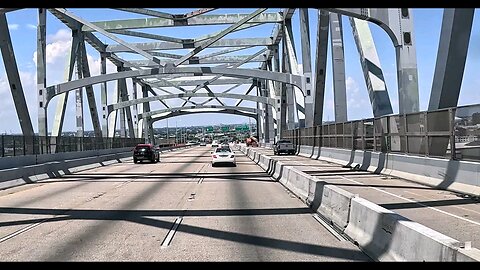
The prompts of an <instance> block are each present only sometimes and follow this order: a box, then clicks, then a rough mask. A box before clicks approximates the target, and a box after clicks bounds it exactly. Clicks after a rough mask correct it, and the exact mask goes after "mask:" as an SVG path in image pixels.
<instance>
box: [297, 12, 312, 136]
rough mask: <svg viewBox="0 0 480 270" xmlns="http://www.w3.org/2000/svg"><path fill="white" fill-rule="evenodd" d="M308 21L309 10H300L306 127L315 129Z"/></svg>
mask: <svg viewBox="0 0 480 270" xmlns="http://www.w3.org/2000/svg"><path fill="white" fill-rule="evenodd" d="M308 22H309V20H308V8H301V9H300V33H301V40H302V65H303V75H304V76H305V78H306V84H305V87H306V88H305V89H303V92H304V94H305V127H313V125H314V124H313V122H314V121H313V116H314V112H313V102H314V95H313V93H312V57H311V53H310V28H309V23H308Z"/></svg>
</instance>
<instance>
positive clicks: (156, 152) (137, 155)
mask: <svg viewBox="0 0 480 270" xmlns="http://www.w3.org/2000/svg"><path fill="white" fill-rule="evenodd" d="M139 160H150V161H151V162H152V163H154V162H158V161H160V149H159V148H158V147H155V146H153V145H152V144H137V146H136V147H135V149H133V163H137V162H138V161H139Z"/></svg>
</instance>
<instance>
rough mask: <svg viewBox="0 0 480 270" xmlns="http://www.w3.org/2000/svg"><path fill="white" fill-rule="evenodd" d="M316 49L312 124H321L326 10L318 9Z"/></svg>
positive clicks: (328, 18)
mask: <svg viewBox="0 0 480 270" xmlns="http://www.w3.org/2000/svg"><path fill="white" fill-rule="evenodd" d="M317 16H318V18H317V20H318V28H317V40H316V44H317V50H316V53H315V98H314V104H315V105H314V109H313V125H315V126H321V125H322V120H323V104H324V100H325V76H326V74H327V48H328V30H329V28H330V23H329V22H330V15H329V12H328V11H325V10H318V15H317Z"/></svg>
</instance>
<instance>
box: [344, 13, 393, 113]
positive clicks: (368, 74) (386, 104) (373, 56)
mask: <svg viewBox="0 0 480 270" xmlns="http://www.w3.org/2000/svg"><path fill="white" fill-rule="evenodd" d="M350 24H351V26H352V31H353V37H354V39H355V43H356V45H357V50H358V53H359V54H360V63H361V65H362V70H363V76H364V78H365V83H366V86H367V90H368V96H369V97H370V103H371V105H372V110H373V116H374V117H380V116H383V115H386V114H391V113H393V110H392V104H391V103H390V97H389V96H388V91H387V86H386V84H385V79H384V78H383V72H382V67H381V65H380V59H378V55H377V49H376V48H375V43H374V40H373V37H372V33H371V32H370V28H369V26H368V22H367V21H364V20H360V19H355V18H352V17H350Z"/></svg>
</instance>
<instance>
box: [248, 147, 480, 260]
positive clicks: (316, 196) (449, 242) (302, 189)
mask: <svg viewBox="0 0 480 270" xmlns="http://www.w3.org/2000/svg"><path fill="white" fill-rule="evenodd" d="M323 150H324V149H322V151H323ZM335 150H338V149H335ZM302 151H303V153H306V152H305V151H311V148H310V150H308V149H306V148H303V150H302ZM244 152H245V153H247V152H248V153H251V156H252V159H253V157H257V156H258V155H257V154H253V152H256V151H255V150H253V149H249V148H244ZM317 153H318V152H317ZM328 154H332V153H327V155H328ZM341 154H343V155H344V156H346V155H345V153H341ZM308 155H311V152H309V154H308ZM262 156H263V155H262ZM367 158H370V157H367ZM360 159H365V157H364V156H360V155H358V154H357V153H355V152H353V154H352V155H351V156H350V157H349V160H348V161H347V162H346V163H352V161H353V162H358V161H359V160H360ZM261 160H263V159H261ZM370 160H373V161H375V158H374V157H372V158H371V159H370ZM344 162H345V161H344ZM274 164H275V172H274V177H277V178H279V181H280V182H281V183H282V184H283V185H284V186H285V187H287V188H288V189H289V190H291V191H292V192H293V193H295V195H297V196H298V197H299V198H301V199H302V200H304V201H305V202H306V203H307V204H309V205H310V206H311V207H312V208H314V210H316V211H317V213H319V214H321V215H322V216H323V217H325V218H327V219H328V220H330V221H331V222H332V223H333V224H334V225H335V226H336V227H337V228H340V229H342V228H344V233H345V234H346V235H348V236H349V237H350V238H351V239H352V240H354V241H355V242H357V243H358V245H359V246H360V247H361V248H362V250H363V251H364V252H365V253H367V254H368V255H369V256H371V257H372V258H375V259H376V260H378V261H480V250H478V249H475V248H461V244H462V245H463V243H460V242H459V241H457V240H455V239H453V238H451V237H448V236H446V235H443V234H441V233H439V232H437V231H434V230H432V229H430V228H428V227H426V226H423V225H421V224H419V223H416V222H414V221H411V220H408V219H407V218H405V217H403V216H401V215H399V214H396V213H394V212H392V211H390V210H388V209H385V208H383V207H380V206H378V205H376V204H374V203H372V202H370V201H367V200H365V199H363V198H360V197H358V195H354V194H352V193H350V192H347V191H345V190H343V189H341V188H338V187H336V186H334V185H329V184H326V182H324V181H321V180H319V179H317V178H315V177H313V176H310V175H307V174H305V173H303V172H301V171H298V170H297V169H295V168H293V167H291V166H284V164H283V163H281V162H280V161H275V162H274ZM358 164H363V165H364V164H366V163H365V161H364V162H363V163H361V162H358ZM368 167H371V166H368ZM370 169H371V168H370Z"/></svg>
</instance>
